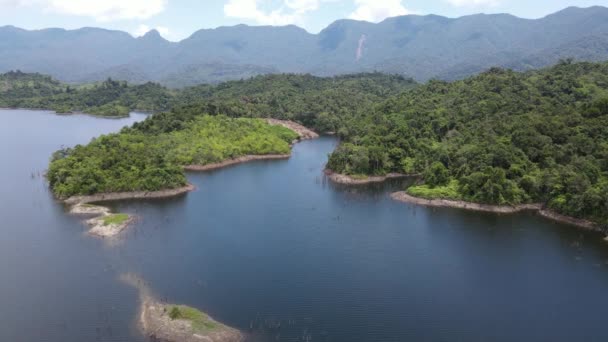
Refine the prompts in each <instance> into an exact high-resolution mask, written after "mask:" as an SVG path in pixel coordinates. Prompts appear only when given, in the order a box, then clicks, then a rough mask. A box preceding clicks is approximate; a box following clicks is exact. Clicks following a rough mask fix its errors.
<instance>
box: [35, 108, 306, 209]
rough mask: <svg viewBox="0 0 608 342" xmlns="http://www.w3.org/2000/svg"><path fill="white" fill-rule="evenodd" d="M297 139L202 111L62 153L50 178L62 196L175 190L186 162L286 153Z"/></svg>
mask: <svg viewBox="0 0 608 342" xmlns="http://www.w3.org/2000/svg"><path fill="white" fill-rule="evenodd" d="M149 120H151V121H154V117H151V118H150V119H149ZM296 138H297V134H296V133H295V132H293V131H291V130H289V129H287V128H284V127H281V126H271V125H269V124H267V123H266V122H264V121H263V120H260V119H248V118H229V117H226V116H221V115H220V116H209V115H200V116H198V117H196V118H195V119H193V120H192V121H191V122H190V123H189V125H188V127H187V128H184V129H166V130H164V131H163V133H156V132H155V133H148V132H147V131H146V130H142V129H137V128H125V129H123V131H122V132H120V133H116V134H109V135H104V136H101V137H99V138H96V139H94V140H93V141H91V143H89V144H88V145H86V146H82V145H78V146H76V147H74V148H67V149H63V150H60V151H57V152H55V154H54V155H53V157H52V161H51V163H50V166H49V170H48V173H47V177H48V180H49V183H50V185H51V188H52V189H53V192H54V193H55V194H56V195H57V196H59V197H61V198H66V197H69V196H72V195H90V194H96V193H108V192H124V191H154V190H161V189H171V188H177V187H180V186H183V185H185V184H186V177H185V175H184V171H183V166H185V165H190V164H195V165H205V164H209V163H214V162H220V161H224V160H226V159H230V158H236V157H239V156H243V155H250V154H255V155H263V154H287V153H289V152H290V143H291V142H292V141H293V140H294V139H296Z"/></svg>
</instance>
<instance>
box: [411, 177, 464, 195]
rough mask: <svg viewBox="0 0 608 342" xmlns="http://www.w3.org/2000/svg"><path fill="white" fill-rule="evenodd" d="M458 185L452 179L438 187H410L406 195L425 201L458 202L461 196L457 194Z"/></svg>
mask: <svg viewBox="0 0 608 342" xmlns="http://www.w3.org/2000/svg"><path fill="white" fill-rule="evenodd" d="M459 188H460V184H459V183H458V181H457V180H455V179H452V180H451V181H450V182H449V183H448V184H445V185H439V186H430V185H428V184H421V185H416V186H411V187H409V188H408V189H407V193H408V194H410V195H412V196H415V197H420V198H426V199H451V200H459V199H461V197H462V196H461V195H460V192H459Z"/></svg>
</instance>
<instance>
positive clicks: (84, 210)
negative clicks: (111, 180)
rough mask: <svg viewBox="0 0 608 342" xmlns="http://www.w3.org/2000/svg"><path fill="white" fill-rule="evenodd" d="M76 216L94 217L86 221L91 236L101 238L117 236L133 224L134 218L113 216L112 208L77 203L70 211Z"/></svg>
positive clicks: (122, 215)
mask: <svg viewBox="0 0 608 342" xmlns="http://www.w3.org/2000/svg"><path fill="white" fill-rule="evenodd" d="M70 213H71V214H74V215H86V216H94V217H93V218H90V219H88V220H86V221H85V223H86V224H87V225H88V226H90V227H91V229H90V230H89V231H88V233H89V234H91V235H93V236H97V237H101V238H112V237H115V236H117V235H118V234H119V233H120V232H122V231H123V230H124V229H125V228H127V227H128V226H129V224H131V222H133V220H134V217H133V216H132V215H129V214H122V213H119V214H113V213H111V211H110V208H107V207H103V206H100V205H92V204H89V203H77V204H75V205H73V206H72V207H71V209H70Z"/></svg>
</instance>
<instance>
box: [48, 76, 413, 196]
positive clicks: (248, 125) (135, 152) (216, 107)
mask: <svg viewBox="0 0 608 342" xmlns="http://www.w3.org/2000/svg"><path fill="white" fill-rule="evenodd" d="M413 85H414V82H413V81H411V80H410V79H406V78H403V77H399V76H389V75H382V74H361V75H352V76H340V77H335V78H319V77H312V76H309V75H272V76H263V77H262V76H260V77H256V78H253V79H250V80H246V81H234V82H228V83H225V84H221V85H218V86H207V85H203V86H197V87H193V88H188V89H185V90H183V91H182V92H180V93H177V94H174V95H173V96H174V97H173V99H172V101H174V102H173V105H172V109H171V110H168V111H164V112H160V113H157V114H155V115H152V116H150V117H148V118H147V119H146V120H144V121H142V122H139V123H136V124H134V125H133V126H132V127H128V128H124V129H123V130H122V131H121V132H119V133H117V134H110V135H106V136H102V137H99V138H97V139H94V140H93V141H92V142H91V143H89V144H88V145H86V146H76V147H74V148H67V149H63V150H61V151H57V152H56V153H55V154H54V155H53V158H52V161H51V164H50V166H49V170H48V173H47V177H48V179H49V182H50V185H51V188H52V189H53V192H54V193H55V195H57V196H58V197H60V198H69V197H73V196H87V195H95V194H110V193H121V194H124V193H141V192H150V193H154V192H158V191H162V190H168V189H177V188H183V187H184V186H185V185H186V177H185V174H184V168H187V169H191V170H205V169H208V168H210V167H212V166H213V167H215V166H217V165H228V164H231V163H233V162H238V161H240V160H242V159H243V158H244V159H259V158H272V159H276V158H278V157H281V158H286V157H288V156H289V154H290V144H291V143H292V142H293V141H294V140H296V139H298V134H297V133H296V131H298V132H299V133H300V134H302V135H303V138H308V137H311V136H312V135H314V133H312V132H303V131H302V127H300V128H299V127H297V125H294V124H288V123H285V122H284V121H277V120H268V119H267V118H268V117H272V118H274V119H287V120H295V121H298V122H301V123H304V124H306V125H307V126H309V127H313V128H315V129H317V130H319V131H335V130H337V129H339V127H342V126H344V123H343V121H346V120H351V119H352V118H354V116H355V115H356V113H359V112H361V113H363V112H362V111H361V110H362V109H363V108H367V107H369V106H370V105H371V104H373V103H376V102H378V101H380V100H381V99H382V98H384V97H386V96H390V95H394V94H398V93H399V92H401V91H403V90H405V89H409V88H411V87H412V86H413ZM136 87H137V86H136ZM128 88H129V86H127V89H128ZM284 126H286V127H284ZM288 127H289V128H288ZM80 198H88V197H80ZM121 198H122V197H121Z"/></svg>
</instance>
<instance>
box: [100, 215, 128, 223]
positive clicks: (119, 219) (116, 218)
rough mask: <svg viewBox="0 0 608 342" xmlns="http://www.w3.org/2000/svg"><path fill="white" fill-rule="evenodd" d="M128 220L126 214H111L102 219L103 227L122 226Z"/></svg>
mask: <svg viewBox="0 0 608 342" xmlns="http://www.w3.org/2000/svg"><path fill="white" fill-rule="evenodd" d="M128 219H129V215H127V214H112V215H108V216H104V217H103V225H104V226H109V225H112V224H117V225H118V224H123V223H125V222H127V220H128Z"/></svg>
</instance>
